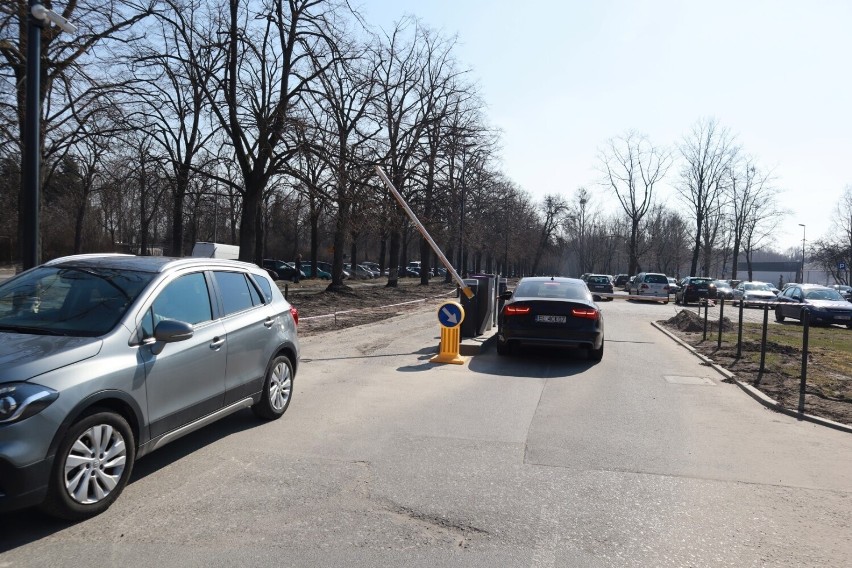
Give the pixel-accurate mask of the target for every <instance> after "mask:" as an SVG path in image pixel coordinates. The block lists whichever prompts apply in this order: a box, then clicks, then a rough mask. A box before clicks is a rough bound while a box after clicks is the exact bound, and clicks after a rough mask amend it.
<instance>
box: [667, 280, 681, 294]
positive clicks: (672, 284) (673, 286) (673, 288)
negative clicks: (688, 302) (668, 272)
mask: <svg viewBox="0 0 852 568" xmlns="http://www.w3.org/2000/svg"><path fill="white" fill-rule="evenodd" d="M668 279H669V294H676V293H677V291H678V290H680V284H678V282H677V278H673V277H671V276H669V277H668Z"/></svg>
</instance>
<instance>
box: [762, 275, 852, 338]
mask: <svg viewBox="0 0 852 568" xmlns="http://www.w3.org/2000/svg"><path fill="white" fill-rule="evenodd" d="M805 309H807V310H808V312H809V320H810V322H811V323H814V324H826V325H827V324H832V323H836V324H840V325H845V326H846V327H848V328H850V329H852V304H850V303H849V302H848V301H847V300H846V299H845V298H844V297H843V296H842V295H841V294H840V292H838V291H837V290H835V289H834V288H829V287H828V286H819V285H817V284H795V285H793V286H789V287H787V289H786V290H784V292H782V293H781V295H780V296H778V303H777V304H776V305H775V321H779V322H783V321H784V319H785V318H793V319H797V320H801V319H802V318H803V317H804V310H805Z"/></svg>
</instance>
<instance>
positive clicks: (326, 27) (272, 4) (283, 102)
mask: <svg viewBox="0 0 852 568" xmlns="http://www.w3.org/2000/svg"><path fill="white" fill-rule="evenodd" d="M333 9H334V6H333V5H332V4H331V3H326V2H323V1H322V0H269V1H268V2H263V3H256V2H250V1H248V0H228V2H227V5H226V6H225V7H224V8H223V10H222V12H220V13H219V14H218V15H217V16H216V17H217V20H216V21H217V23H218V29H217V30H215V31H214V33H212V34H210V35H209V36H208V37H207V38H206V45H207V46H208V48H209V49H210V50H211V53H210V55H209V57H206V58H205V59H206V60H207V61H209V62H210V65H211V66H212V67H213V68H212V69H211V76H213V77H215V79H214V80H212V81H210V83H209V84H208V85H205V86H204V92H205V95H206V97H207V98H208V100H209V103H210V106H211V108H212V110H213V113H214V115H215V117H216V120H217V121H218V122H219V125H220V126H221V127H222V129H223V130H224V132H225V133H226V136H227V139H228V141H229V143H230V145H231V146H232V148H233V157H234V159H235V161H236V163H237V165H238V167H239V171H240V174H241V176H240V177H241V179H240V183H239V184H238V186H237V188H236V189H238V190H239V191H240V192H241V194H242V217H241V219H240V224H239V232H240V259H242V260H247V261H255V262H260V260H261V258H262V256H263V235H262V233H263V231H262V227H263V223H262V205H263V197H264V191H265V188H266V186H267V184H268V183H269V180H270V179H271V178H272V177H273V176H275V175H277V174H279V173H280V172H282V171H283V170H284V167H285V165H286V164H287V162H288V161H289V160H290V159H292V158H293V156H294V155H295V154H296V153H297V152H298V151H299V148H298V140H299V137H298V135H297V134H298V132H299V131H300V130H302V129H303V128H304V121H303V120H302V118H301V117H299V116H298V114H296V111H297V109H298V108H299V106H300V104H299V103H300V101H301V98H302V97H303V96H304V94H305V91H306V89H307V86H308V85H309V84H310V83H311V82H312V81H313V80H314V79H315V78H316V77H317V76H318V75H319V74H321V73H323V72H324V69H322V68H317V67H316V66H315V65H313V62H314V61H316V60H317V56H318V55H319V54H324V53H328V52H329V51H333V50H334V44H335V42H336V38H335V34H336V30H335V29H334V17H333ZM327 61H330V59H327ZM221 181H223V182H224V183H229V180H227V179H222V180H221Z"/></svg>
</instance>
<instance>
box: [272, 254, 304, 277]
mask: <svg viewBox="0 0 852 568" xmlns="http://www.w3.org/2000/svg"><path fill="white" fill-rule="evenodd" d="M262 265H263V268H266V269H267V270H271V271H273V272H274V273H275V277H274V278H275V280H293V279H294V278H295V277H296V266H295V265H294V264H292V263H289V262H284V261H283V260H275V259H272V258H264V259H263V262H262ZM298 274H299V278H305V272H304V270H300V271H299V272H298Z"/></svg>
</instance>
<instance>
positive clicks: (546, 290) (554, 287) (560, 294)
mask: <svg viewBox="0 0 852 568" xmlns="http://www.w3.org/2000/svg"><path fill="white" fill-rule="evenodd" d="M514 295H515V296H516V297H525V298H564V299H569V300H588V299H589V290H588V289H587V288H586V285H585V284H584V283H583V282H570V281H565V280H545V281H541V280H526V281H524V280H521V282H520V283H519V284H518V288H517V290H515V294H514Z"/></svg>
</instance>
